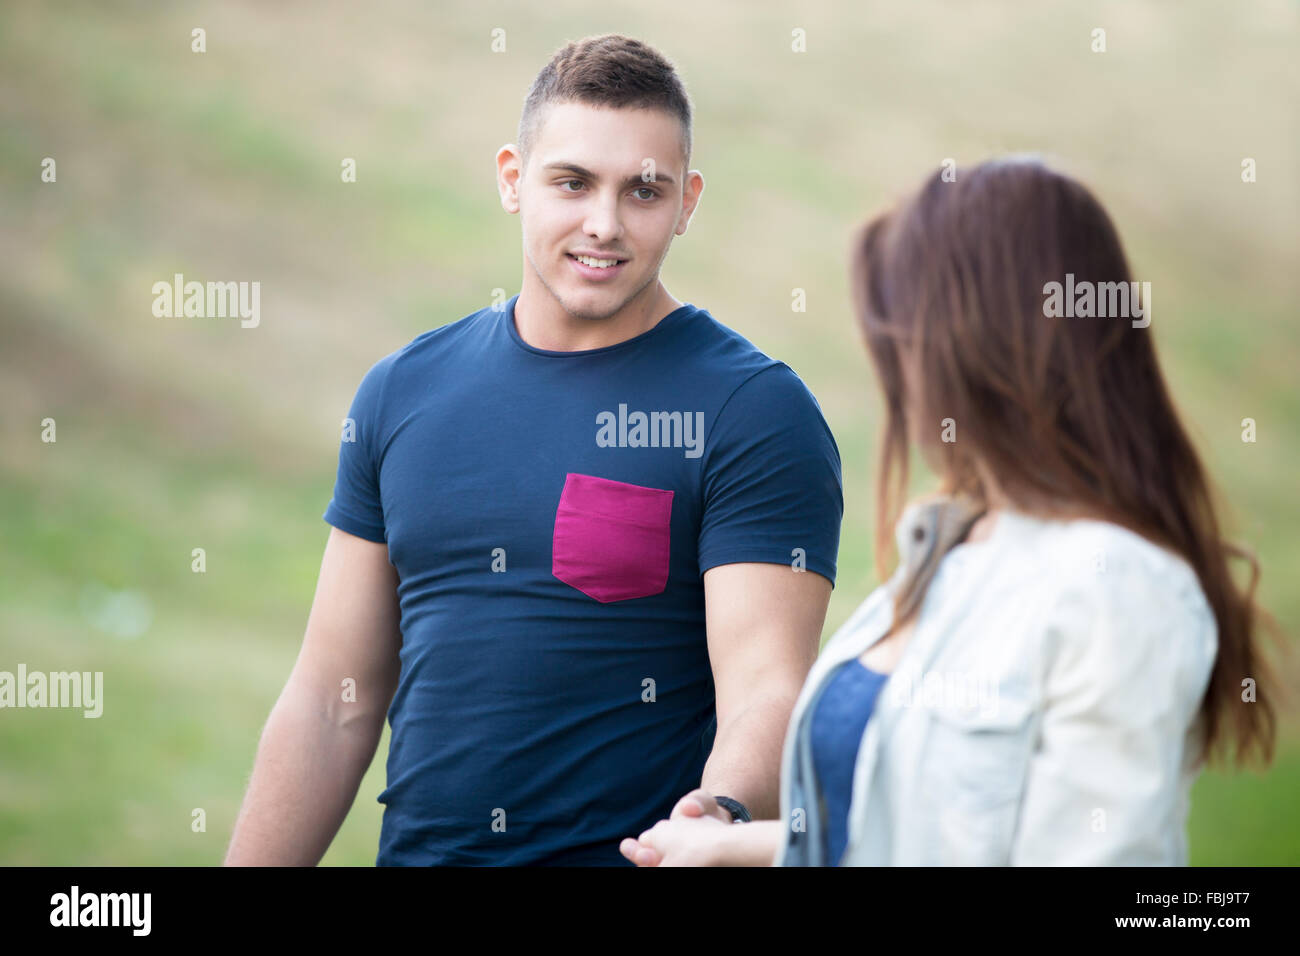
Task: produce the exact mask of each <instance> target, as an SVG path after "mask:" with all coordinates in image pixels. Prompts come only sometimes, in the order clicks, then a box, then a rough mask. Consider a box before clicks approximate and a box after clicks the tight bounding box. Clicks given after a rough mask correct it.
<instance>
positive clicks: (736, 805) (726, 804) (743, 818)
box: [713, 797, 751, 823]
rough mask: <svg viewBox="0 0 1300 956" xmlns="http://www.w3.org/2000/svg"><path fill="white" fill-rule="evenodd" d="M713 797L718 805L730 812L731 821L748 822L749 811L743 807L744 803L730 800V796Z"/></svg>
mask: <svg viewBox="0 0 1300 956" xmlns="http://www.w3.org/2000/svg"><path fill="white" fill-rule="evenodd" d="M713 799H714V800H716V801H717V804H718V806H720V807H722V808H723V809H724V810H726V811H727V812H728V813H730V814H731V822H732V823H749V822H750V819H751V818H750V816H749V811H748V810H746V809H745V805H744V804H743V803H741V802H740V801H739V800H732V799H731V797H714V798H713Z"/></svg>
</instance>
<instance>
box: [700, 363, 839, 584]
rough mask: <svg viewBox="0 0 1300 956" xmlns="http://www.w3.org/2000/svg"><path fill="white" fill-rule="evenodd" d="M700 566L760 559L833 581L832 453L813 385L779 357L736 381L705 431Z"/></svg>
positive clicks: (835, 507)
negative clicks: (710, 428)
mask: <svg viewBox="0 0 1300 956" xmlns="http://www.w3.org/2000/svg"><path fill="white" fill-rule="evenodd" d="M706 449H707V450H706V453H705V472H704V478H703V482H704V515H703V519H702V521H701V527H700V541H699V562H700V573H701V574H703V573H704V572H705V571H707V570H708V569H709V568H712V567H715V566H717V565H720V564H734V563H737V562H743V561H759V562H765V563H769V564H786V565H790V566H791V567H794V568H800V567H802V568H804V569H806V570H808V571H815V572H817V573H818V574H820V575H822V576H823V577H825V578H827V579H828V580H829V581H830V582H831V584H832V585H834V583H835V560H836V555H837V553H838V551H839V541H840V519H841V518H842V517H843V514H844V493H843V486H842V482H841V478H840V453H839V449H838V448H837V447H836V445H835V439H834V437H833V436H832V435H831V431H830V428H829V427H828V426H827V424H826V420H825V419H824V418H823V417H822V412H821V408H820V407H818V405H817V400H816V399H815V398H813V395H812V392H810V391H809V390H808V387H807V386H806V385H804V383H803V382H802V381H801V380H800V378H799V376H797V375H796V374H795V373H794V371H793V370H792V369H791V368H790V367H789V366H788V365H785V364H783V363H777V364H776V365H772V366H769V367H768V368H765V369H763V370H762V371H760V372H757V373H755V374H754V375H752V376H750V377H749V378H748V379H747V380H746V381H745V382H744V383H742V384H741V385H740V386H739V387H738V388H737V389H736V391H735V392H733V393H732V395H731V397H730V398H729V399H727V402H726V404H725V405H724V406H723V407H722V409H721V411H720V412H719V413H718V417H717V420H716V421H715V422H714V424H713V427H712V430H711V432H710V434H709V435H708V436H706Z"/></svg>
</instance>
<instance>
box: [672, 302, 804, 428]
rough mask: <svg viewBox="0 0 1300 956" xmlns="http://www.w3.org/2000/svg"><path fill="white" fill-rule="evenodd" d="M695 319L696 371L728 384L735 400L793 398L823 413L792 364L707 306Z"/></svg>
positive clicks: (775, 402) (761, 401)
mask: <svg viewBox="0 0 1300 956" xmlns="http://www.w3.org/2000/svg"><path fill="white" fill-rule="evenodd" d="M693 319H694V321H693V322H692V326H693V334H694V336H695V340H694V342H693V343H692V349H691V355H692V358H693V361H694V362H696V363H698V365H697V369H696V371H697V372H698V373H701V374H706V373H707V374H708V375H709V377H710V380H712V381H714V382H723V383H725V384H726V386H727V389H728V394H729V396H730V398H731V399H732V401H733V402H734V401H735V400H738V399H742V400H745V401H749V400H752V401H754V402H756V403H758V404H760V405H764V404H769V403H770V404H773V405H775V406H776V407H780V406H781V403H782V402H786V401H793V402H796V403H798V404H800V405H804V404H807V405H810V406H811V407H813V408H816V409H817V410H818V412H820V407H819V406H818V404H817V400H816V397H815V396H814V395H813V393H812V390H811V389H810V388H808V386H807V384H806V383H805V382H804V381H803V379H802V378H800V377H799V375H798V373H797V372H795V370H794V369H793V368H791V367H790V366H789V365H788V364H786V363H785V362H783V361H782V360H781V359H779V358H775V357H773V356H771V355H769V354H768V353H767V352H765V351H763V350H762V349H761V348H759V347H758V346H757V345H755V344H754V343H753V342H751V341H750V340H749V339H748V338H746V337H745V336H744V335H742V334H741V333H740V332H737V331H736V330H735V329H733V328H731V327H730V326H728V325H724V324H723V323H722V322H720V321H718V320H717V319H716V318H715V317H714V316H713V315H712V314H711V313H709V311H708V310H707V309H698V311H697V312H696V314H695V315H694V316H693ZM729 404H730V403H729Z"/></svg>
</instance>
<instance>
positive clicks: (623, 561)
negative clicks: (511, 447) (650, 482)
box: [551, 473, 673, 604]
mask: <svg viewBox="0 0 1300 956" xmlns="http://www.w3.org/2000/svg"><path fill="white" fill-rule="evenodd" d="M672 509H673V493H672V492H671V491H667V490H665V489H662V488H647V487H644V486H642V485H631V484H627V483H626V482H622V481H611V480H609V479H608V478H597V477H595V476H593V475H579V474H573V473H570V474H568V475H566V476H565V479H564V491H563V492H562V493H561V494H560V503H559V506H558V507H557V508H556V510H555V532H554V536H553V539H552V542H551V573H552V574H553V575H554V576H555V577H556V578H558V579H559V580H561V581H563V582H564V583H565V584H567V585H569V586H570V587H573V588H576V589H578V590H579V591H581V592H582V593H583V594H585V595H587V596H588V597H590V598H593V599H595V600H597V601H599V602H601V603H602V604H609V603H611V602H613V601H630V600H632V599H633V598H643V597H651V596H652V595H655V594H660V593H662V592H663V590H664V589H665V588H666V587H667V586H668V563H669V556H670V554H671V547H670V546H671V534H670V532H671V519H672Z"/></svg>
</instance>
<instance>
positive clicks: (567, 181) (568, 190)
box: [560, 179, 582, 192]
mask: <svg viewBox="0 0 1300 956" xmlns="http://www.w3.org/2000/svg"><path fill="white" fill-rule="evenodd" d="M569 183H577V184H578V185H579V186H581V185H582V180H581V179H566V180H565V181H564V182H562V183H560V186H561V188H563V187H564V186H567V185H569ZM565 192H577V190H576V189H566V190H565Z"/></svg>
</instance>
